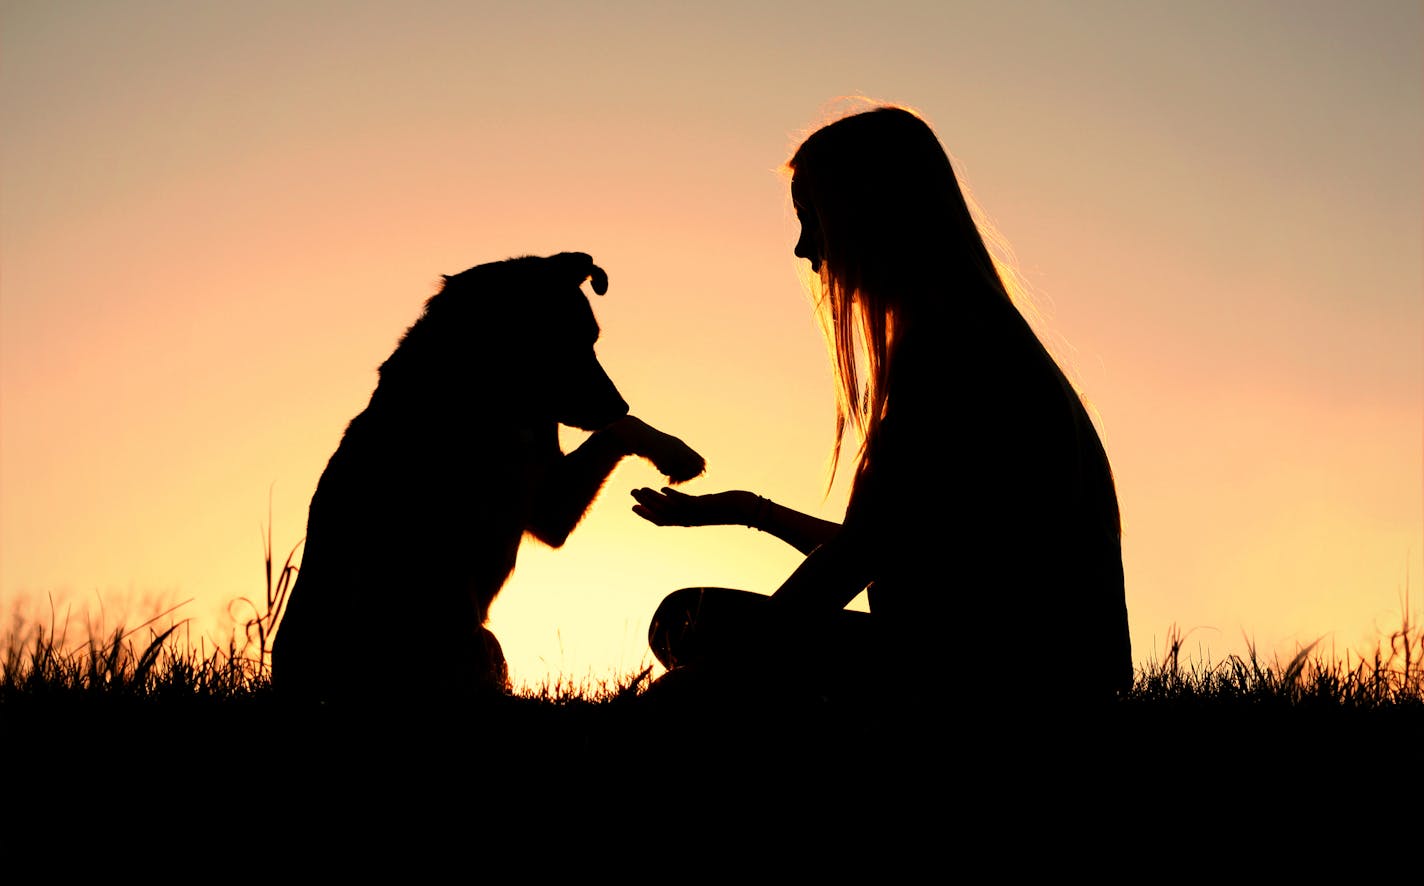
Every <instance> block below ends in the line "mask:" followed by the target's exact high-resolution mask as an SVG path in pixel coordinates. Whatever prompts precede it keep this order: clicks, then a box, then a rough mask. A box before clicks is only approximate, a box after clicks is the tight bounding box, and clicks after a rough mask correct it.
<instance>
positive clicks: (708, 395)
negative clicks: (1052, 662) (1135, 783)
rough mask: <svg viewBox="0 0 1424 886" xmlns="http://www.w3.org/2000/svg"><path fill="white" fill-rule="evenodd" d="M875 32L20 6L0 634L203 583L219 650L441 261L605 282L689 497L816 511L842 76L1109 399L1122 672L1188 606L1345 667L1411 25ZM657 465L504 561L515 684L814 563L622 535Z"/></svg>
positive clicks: (736, 19) (1397, 543)
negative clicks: (826, 139) (1007, 251)
mask: <svg viewBox="0 0 1424 886" xmlns="http://www.w3.org/2000/svg"><path fill="white" fill-rule="evenodd" d="M863 7H864V4H852V3H847V4H841V3H834V2H817V3H786V4H765V3H758V4H751V3H729V4H722V5H720V6H719V8H718V9H717V10H716V11H711V10H702V11H690V10H685V9H669V8H666V5H665V4H655V3H647V4H636V3H625V4H615V5H614V7H613V8H612V9H600V10H598V11H596V12H594V11H589V10H586V9H584V8H583V6H582V5H581V4H567V3H548V4H540V3H530V4H521V5H519V7H518V9H511V8H505V7H500V6H495V5H493V4H491V5H489V7H488V8H485V7H484V6H482V5H481V4H470V3H454V2H407V3H401V4H379V3H376V4H364V5H361V6H360V7H359V8H355V5H354V4H346V3H338V2H330V3H322V2H304V3H302V4H289V3H279V2H254V3H245V4H241V5H240V6H238V7H233V8H225V7H217V6H210V5H204V6H202V7H199V8H195V7H194V6H193V5H192V4H186V3H176V2H128V3H124V4H105V5H85V6H83V7H79V6H75V5H71V4H53V3H43V2H9V3H6V4H5V5H4V6H3V7H0V98H3V104H0V132H3V133H4V135H3V138H0V164H3V165H0V595H3V603H4V606H5V609H6V610H7V611H8V609H9V608H10V607H11V606H16V605H19V606H28V605H30V604H32V603H33V602H35V601H43V600H45V598H46V595H48V594H51V593H53V594H55V595H57V596H59V597H60V598H61V599H69V600H74V601H76V603H77V604H83V603H84V602H86V601H93V600H95V599H96V596H98V597H103V598H104V599H105V600H106V601H108V602H107V605H108V606H109V607H110V609H109V612H108V616H107V617H108V618H109V619H110V621H111V622H112V621H113V620H115V619H116V618H117V617H118V616H117V610H119V609H120V608H121V603H120V600H121V598H124V597H129V598H132V599H134V600H140V599H142V598H144V597H145V596H166V597H167V598H170V599H174V600H183V599H187V598H190V597H191V598H193V600H194V602H193V603H191V604H189V605H188V606H186V607H185V608H184V609H183V610H182V612H183V613H184V614H186V615H189V616H191V617H193V618H194V619H196V620H197V622H198V623H199V624H201V625H203V626H204V629H205V630H209V629H211V630H216V629H217V628H216V624H217V619H216V615H217V613H220V612H221V611H222V609H223V607H224V605H225V604H226V602H227V601H229V600H231V599H233V598H235V597H238V596H242V595H255V594H258V593H260V590H261V573H260V566H261V548H260V541H259V534H258V531H259V526H260V525H261V524H262V523H263V522H264V521H265V520H266V515H267V501H268V494H269V489H270V490H271V495H272V502H273V513H274V520H275V531H274V540H275V543H276V545H277V547H279V548H281V549H282V551H283V552H285V550H286V549H288V548H290V547H291V546H292V545H293V544H295V543H296V541H297V540H298V539H299V538H300V537H301V535H302V532H303V528H302V527H303V525H304V523H305V511H306V505H307V502H308V500H309V498H310V495H311V491H312V489H313V487H314V486H315V483H316V479H317V477H318V475H319V474H320V471H321V469H322V467H323V466H324V464H325V461H326V459H327V458H328V457H329V456H330V454H331V452H332V450H333V449H334V448H335V446H336V443H337V441H338V440H339V437H340V434H341V431H342V429H343V428H344V426H345V423H346V421H348V420H349V419H350V418H351V417H352V416H353V415H354V414H355V413H356V412H358V411H359V410H360V409H361V408H362V407H363V406H364V404H365V402H366V399H367V398H368V397H369V395H370V391H371V389H372V387H373V386H374V384H375V380H376V377H375V368H376V366H377V365H379V363H380V362H381V361H382V360H383V359H384V358H385V357H386V356H387V355H388V354H389V352H390V350H391V348H392V347H393V346H394V344H395V342H396V340H397V339H398V338H399V336H400V334H401V333H402V332H403V331H404V329H405V328H406V327H407V326H408V325H409V324H410V323H411V322H412V321H413V320H414V318H415V317H416V316H417V314H418V312H419V310H420V306H421V304H422V302H423V300H424V299H425V298H426V297H428V296H429V295H430V294H431V292H433V290H434V287H435V285H436V282H437V280H438V276H439V275H440V274H442V273H452V272H456V271H459V270H462V269H464V268H466V267H469V266H470V265H473V264H478V263H481V262H484V261H490V260H495V259H500V258H504V257H507V256H510V255H515V254H525V253H536V254H547V253H552V252H557V251H561V250H568V249H577V250H583V251H587V252H590V253H592V254H593V255H594V256H595V258H596V259H597V260H598V261H599V263H600V264H602V265H603V266H604V267H605V268H607V269H608V271H609V274H610V276H611V279H612V286H611V289H610V292H609V294H608V296H607V297H606V298H603V299H599V300H598V301H597V303H596V305H595V308H596V310H597V311H598V314H599V319H600V322H601V324H602V326H603V329H604V336H603V339H602V340H601V342H600V346H599V350H600V355H601V357H602V360H603V363H604V365H605V367H606V368H607V369H608V370H609V372H610V374H611V375H612V376H613V378H614V379H615V380H616V381H617V382H618V384H619V386H620V388H621V389H622V391H623V393H624V395H625V396H626V398H627V399H628V400H629V402H630V403H631V404H632V406H633V410H634V412H635V414H638V415H639V416H641V417H643V418H645V419H647V420H648V421H650V422H652V423H654V424H656V425H659V426H661V427H663V428H665V429H666V430H668V431H670V432H672V433H675V434H678V435H680V436H683V437H684V438H685V439H686V440H688V442H690V443H691V444H692V445H694V446H696V447H697V448H698V449H699V450H700V451H701V452H702V453H703V454H704V455H705V456H706V457H707V458H708V462H709V468H708V472H707V475H706V476H705V477H704V478H702V479H700V480H698V481H696V482H695V483H694V484H693V485H691V486H690V487H689V489H690V490H692V491H712V490H718V489H724V488H737V487H740V488H749V489H753V490H756V491H758V492H760V493H762V494H765V495H768V496H770V497H772V498H774V499H776V500H777V501H780V502H782V503H785V504H788V505H791V506H794V507H798V508H801V509H804V510H808V511H811V512H814V513H817V514H820V515H822V516H825V517H828V518H832V519H838V518H839V516H840V514H841V511H842V510H843V508H844V500H845V499H844V496H845V490H844V488H843V487H838V488H837V489H836V490H835V491H833V493H832V494H831V495H830V496H829V497H827V498H826V499H824V500H823V499H822V489H823V484H824V479H825V469H826V456H827V454H828V451H829V444H830V440H831V431H832V416H833V413H832V408H833V406H832V404H833V400H832V391H831V387H830V374H829V370H828V367H827V364H826V358H825V349H824V346H823V344H822V343H821V340H820V338H819V333H818V331H817V328H816V326H815V324H814V323H813V321H812V318H811V314H810V311H809V309H808V301H807V298H806V295H805V292H804V289H803V288H802V284H801V282H800V278H799V277H798V273H797V267H796V262H795V261H794V260H793V258H792V256H791V246H792V244H793V243H794V241H795V239H796V228H795V223H794V216H793V215H792V213H791V212H790V208H789V202H788V199H787V196H786V194H785V182H784V180H783V179H782V178H780V177H779V176H778V175H777V169H778V167H779V166H780V164H781V163H782V162H783V161H784V160H785V159H786V157H787V156H788V155H789V153H790V151H791V150H792V148H793V147H794V146H795V144H796V143H797V141H798V139H799V138H800V136H801V135H802V134H803V133H804V132H805V131H806V130H807V129H809V128H811V127H813V126H814V125H815V124H816V123H818V122H819V121H820V120H821V118H822V114H823V111H824V109H825V108H826V107H827V103H828V101H830V100H832V99H834V98H835V97H837V96H843V95H849V94H855V93H863V94H866V95H871V96H875V97H877V98H882V99H886V100H892V101H898V102H903V103H906V104H909V105H912V106H914V107H916V108H918V109H919V110H921V111H922V112H923V113H924V114H925V116H926V117H927V118H928V119H929V120H930V122H931V123H932V124H933V125H934V126H935V127H936V129H937V131H938V132H939V134H940V136H941V138H942V139H943V141H944V142H945V145H946V147H947V148H948V149H949V150H950V152H951V153H952V155H953V156H954V157H955V158H956V160H957V161H958V162H959V165H960V168H961V172H962V174H963V175H964V176H965V178H966V180H967V182H968V183H969V185H970V186H971V187H972V189H973V191H974V193H975V194H976V196H977V197H978V199H979V201H980V203H981V204H982V205H983V206H984V207H985V209H986V210H987V211H988V212H989V214H990V215H991V216H992V217H993V219H994V221H995V223H996V225H997V227H998V228H999V230H1000V231H1001V232H1002V233H1003V235H1004V236H1005V237H1006V238H1007V239H1008V240H1009V241H1010V242H1011V243H1012V244H1013V247H1014V249H1015V251H1016V253H1017V257H1018V262H1019V265H1020V267H1021V270H1022V272H1023V273H1024V275H1025V277H1026V278H1027V280H1028V281H1029V283H1030V284H1031V285H1032V286H1033V288H1034V294H1035V300H1036V303H1037V305H1038V307H1039V309H1040V311H1041V313H1042V314H1043V322H1042V324H1041V327H1040V328H1041V329H1043V330H1044V331H1045V333H1046V338H1048V340H1049V341H1050V343H1051V344H1052V346H1053V348H1054V349H1055V352H1056V353H1057V354H1059V356H1060V357H1061V358H1062V360H1063V362H1064V363H1065V365H1066V367H1067V368H1068V369H1069V371H1070V374H1071V375H1072V376H1073V377H1074V378H1075V379H1076V381H1077V382H1078V383H1079V384H1080V386H1081V387H1082V388H1083V390H1084V391H1085V392H1086V393H1087V395H1088V397H1089V399H1090V400H1091V401H1092V403H1093V404H1094V405H1095V407H1096V409H1097V411H1098V413H1099V416H1100V419H1101V422H1100V426H1101V428H1102V429H1103V432H1104V436H1105V440H1106V443H1107V447H1108V453H1109V456H1110V458H1111V460H1112V462H1113V466H1114V469H1115V471H1116V475H1117V480H1118V488H1119V494H1120V498H1121V502H1122V508H1123V513H1124V521H1125V535H1124V561H1125V568H1126V572H1127V580H1128V605H1129V610H1130V614H1131V625H1132V631H1133V640H1134V652H1135V656H1136V658H1137V659H1138V660H1139V661H1141V660H1142V659H1144V658H1146V657H1149V656H1150V655H1152V654H1153V652H1154V650H1155V649H1158V648H1160V643H1161V640H1162V638H1163V637H1164V635H1165V634H1166V631H1167V629H1168V627H1169V626H1170V625H1172V624H1179V625H1181V626H1183V627H1184V628H1188V629H1195V632H1194V633H1193V634H1192V635H1191V642H1192V644H1193V645H1195V644H1198V643H1199V644H1201V646H1203V647H1204V648H1209V649H1210V651H1211V652H1212V653H1213V654H1214V655H1217V656H1219V655H1221V654H1225V653H1228V652H1236V651H1240V650H1241V649H1242V648H1243V639H1242V637H1243V634H1244V635H1249V636H1250V637H1253V638H1254V639H1255V642H1256V643H1257V644H1258V646H1259V647H1260V648H1262V649H1265V650H1272V651H1274V650H1282V651H1289V650H1290V649H1291V648H1292V647H1293V646H1294V644H1296V643H1302V642H1309V641H1311V640H1314V639H1315V638H1317V637H1321V636H1323V637H1325V638H1326V643H1327V644H1329V643H1331V642H1333V643H1334V644H1335V648H1336V649H1337V651H1339V652H1343V651H1344V650H1345V649H1347V648H1353V649H1372V648H1373V643H1374V640H1375V638H1376V636H1377V631H1379V630H1381V629H1384V630H1388V629H1390V628H1392V627H1395V626H1397V624H1398V621H1399V613H1400V607H1401V602H1402V599H1403V597H1404V594H1405V588H1406V586H1407V587H1408V588H1409V589H1410V590H1411V591H1412V592H1413V599H1414V602H1415V611H1416V612H1418V611H1419V610H1420V608H1421V597H1420V594H1419V587H1420V582H1421V580H1424V563H1422V562H1421V550H1424V515H1422V514H1424V438H1422V437H1421V432H1422V431H1424V407H1421V403H1424V295H1421V293H1424V182H1421V164H1420V157H1421V156H1424V113H1421V108H1424V76H1421V73H1424V26H1422V23H1421V18H1424V15H1421V11H1420V8H1419V5H1418V4H1417V3H1413V2H1400V3H1390V2H1372V3H1369V4H1365V5H1364V6H1362V7H1360V8H1357V9H1345V8H1343V7H1341V6H1340V4H1337V3H1331V2H1281V3H1251V4H1235V3H1219V4H1213V3H1206V4H1186V5H1184V4H1169V3H1160V4H1159V3H1149V4H1128V3H1110V2H1085V3H1077V4H1059V3H1051V2H1034V3H1013V4H1001V3H987V2H986V3H942V2H936V3H923V4H905V3H894V2H891V3H887V4H882V5H881V8H878V9H876V10H875V11H874V12H872V11H869V10H867V9H865V8H863ZM947 408H948V406H947ZM966 420H967V419H966ZM571 439H572V438H571ZM658 482H659V478H658V477H657V475H656V474H655V473H654V472H653V470H652V469H651V468H650V467H647V466H646V465H644V464H641V463H633V462H629V463H627V464H625V465H624V466H623V467H622V468H620V469H619V471H618V472H617V473H616V474H615V475H614V477H613V478H612V479H611V481H610V482H609V484H608V486H607V487H606V489H605V491H604V494H603V496H602V497H601V498H600V500H599V501H598V503H597V504H596V505H595V508H594V510H593V512H592V513H591V514H590V516H589V518H588V519H587V520H586V522H585V523H584V525H583V526H582V527H581V528H580V530H579V531H578V532H577V533H576V534H575V536H574V538H573V539H572V540H571V541H570V542H569V544H568V545H567V546H566V547H565V548H564V549H563V550H560V551H557V552H553V551H547V550H543V549H540V548H538V547H537V546H535V545H533V544H532V543H531V544H530V545H529V546H527V547H526V548H525V550H524V552H523V553H522V555H521V561H520V565H519V567H518V569H517V571H516V574H515V576H514V578H513V580H512V581H511V583H510V584H509V585H508V586H507V587H506V589H505V592H504V594H503V595H502V596H501V598H500V600H499V601H498V602H497V603H496V604H495V609H494V620H493V628H494V630H495V631H496V633H497V634H499V636H500V637H501V639H502V640H503V642H504V646H505V650H506V652H507V654H508V656H509V659H510V662H511V666H512V668H513V670H514V674H515V677H516V679H517V680H520V681H523V682H532V683H539V682H542V681H544V680H546V679H551V678H552V676H556V675H559V674H562V675H564V676H566V677H568V678H571V679H574V680H579V679H582V678H584V677H588V676H590V675H591V676H593V677H594V678H611V677H613V676H614V675H616V674H619V673H625V672H627V671H629V670H632V669H634V668H636V667H638V666H639V664H640V662H642V661H643V660H644V659H645V658H646V651H645V650H646V644H645V640H644V634H645V630H646V625H647V620H648V617H649V615H650V614H651V612H652V610H653V608H654V606H656V604H657V602H658V600H659V599H661V597H662V596H663V595H664V594H665V593H667V592H668V591H671V590H673V589H675V588H677V587H682V586H686V585H698V584H707V585H726V586H732V587H746V588H751V589H757V590H765V591H770V590H772V589H774V588H775V587H776V585H777V584H779V583H780V581H781V580H782V579H783V578H785V576H786V575H787V574H788V573H789V572H790V571H791V569H792V568H794V566H795V564H796V562H797V555H796V554H795V552H794V551H792V550H791V549H790V548H787V547H785V546H783V545H780V544H779V543H778V542H776V541H775V540H773V539H770V538H769V537H766V536H761V535H758V534H757V533H755V532H752V531H750V530H746V529H737V528H719V529H703V530H681V529H658V528H656V527H653V526H651V525H649V524H646V523H643V522H642V521H640V520H639V519H638V518H636V517H634V516H633V515H632V514H631V513H629V511H628V507H629V506H630V505H631V501H630V500H629V499H628V497H627V490H628V489H631V488H633V487H635V486H642V485H652V484H656V483H658ZM44 605H45V606H47V605H48V604H47V603H45V604H44ZM135 606H137V607H138V608H139V609H141V608H142V604H141V603H135ZM411 606H412V611H415V610H414V607H415V606H416V603H415V602H414V601H412V603H411ZM1002 629H1003V626H996V625H975V626H964V627H963V628H962V630H966V631H970V630H972V631H999V630H1002ZM1043 631H1044V635H1045V636H1053V634H1052V630H1051V626H1047V625H1045V626H1043ZM952 636H953V635H952V634H950V635H949V636H948V637H947V641H949V642H952ZM1005 642H1006V646H1007V645H1009V644H1011V643H1012V642H1014V641H1012V640H1009V639H1007V638H1006V641H1005ZM1065 652H1066V653H1068V654H1070V655H1071V648H1069V649H1065ZM551 675H552V676H551Z"/></svg>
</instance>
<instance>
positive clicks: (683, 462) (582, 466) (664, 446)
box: [529, 415, 705, 547]
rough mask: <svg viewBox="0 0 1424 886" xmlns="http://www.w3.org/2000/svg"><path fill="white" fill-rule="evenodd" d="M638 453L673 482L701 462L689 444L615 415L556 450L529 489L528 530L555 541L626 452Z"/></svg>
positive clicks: (571, 527) (690, 473)
mask: <svg viewBox="0 0 1424 886" xmlns="http://www.w3.org/2000/svg"><path fill="white" fill-rule="evenodd" d="M629 455H638V456H642V457H644V458H646V459H648V460H650V461H651V462H653V464H654V465H656V466H657V468H658V470H660V471H662V472H663V473H664V474H666V475H667V477H668V479H669V480H670V481H671V482H673V483H681V482H683V481H685V480H691V479H692V478H693V477H696V476H697V475H698V474H700V473H702V470H703V468H704V467H705V462H704V461H703V459H702V456H700V455H698V454H697V452H696V451H694V450H693V449H692V447H690V446H688V445H687V444H686V443H683V442H682V441H681V440H679V439H677V438H676V437H674V436H672V435H670V434H665V433H663V432H662V431H659V430H657V429H656V428H654V427H652V426H651V425H649V424H647V423H646V422H644V421H642V420H641V419H637V418H634V417H633V416H631V415H627V416H624V417H623V418H620V419H618V420H617V421H615V422H614V423H613V424H611V425H609V426H608V427H606V428H603V429H601V430H597V431H594V432H593V433H592V434H590V435H589V437H588V439H587V440H585V441H583V443H582V444H581V445H580V446H579V447H578V448H577V449H575V450H574V451H573V452H570V453H568V454H566V455H561V456H558V457H556V458H555V459H554V462H553V463H552V464H551V465H550V466H549V469H548V470H547V471H546V472H545V474H544V478H543V482H541V483H540V484H539V485H538V487H537V488H536V490H535V492H534V501H533V503H532V505H533V506H532V508H531V510H530V520H529V531H530V532H532V533H533V534H534V536H535V537H536V538H538V539H539V540H540V541H542V542H544V543H546V544H549V545H552V546H554V547H559V546H560V545H562V544H563V543H564V541H565V540H567V539H568V537H569V533H571V532H573V531H574V527H575V526H577V525H578V524H579V521H580V520H582V519H583V515H584V513H585V512H587V511H588V506H589V505H590V504H592V503H593V499H594V497H595V496H597V495H598V490H600V489H602V488H603V483H604V481H606V480H607V479H608V475H609V474H611V473H613V469H614V468H615V467H617V466H618V462H620V461H622V460H623V458H624V457H625V456H629Z"/></svg>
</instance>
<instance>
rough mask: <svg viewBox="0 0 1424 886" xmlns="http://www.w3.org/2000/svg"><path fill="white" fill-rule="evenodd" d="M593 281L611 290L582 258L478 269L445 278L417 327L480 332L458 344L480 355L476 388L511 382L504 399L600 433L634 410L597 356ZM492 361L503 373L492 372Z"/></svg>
mask: <svg viewBox="0 0 1424 886" xmlns="http://www.w3.org/2000/svg"><path fill="white" fill-rule="evenodd" d="M586 280H590V281H592V285H593V291H594V292H596V293H598V294H599V295H602V294H603V293H605V292H607V291H608V275H607V274H606V273H604V271H603V269H602V268H600V267H598V266H597V265H595V264H594V263H593V259H592V257H590V256H588V255H586V254H585V253H582V252H562V253H559V254H558V255H551V256H549V257H547V258H541V257H535V256H526V257H523V258H512V259H509V260H507V261H501V262H492V263H490V264H484V265H477V266H475V267H473V268H470V269H469V270H467V271H464V272H462V273H459V274H455V275H453V276H449V277H446V278H445V286H444V287H443V288H442V289H441V290H440V292H439V294H437V295H436V296H435V297H433V298H431V299H430V301H429V302H428V303H427V305H426V313H425V316H424V317H423V318H422V323H419V324H417V326H420V325H426V326H433V325H436V324H438V325H439V326H441V327H444V328H445V330H446V332H450V331H455V330H460V331H464V333H465V334H466V335H468V334H469V331H471V330H477V331H478V334H477V335H476V337H475V338H474V339H473V340H470V339H468V338H467V339H466V340H465V341H464V342H463V343H462V344H461V345H459V346H458V347H461V348H463V349H469V348H478V349H480V355H479V357H480V359H478V360H477V361H475V362H476V363H478V364H479V366H478V367H474V366H471V369H472V371H474V372H475V373H476V374H477V375H481V376H483V377H482V378H475V379H472V381H473V382H474V383H476V384H482V385H491V384H500V383H501V382H505V383H507V384H508V385H509V386H510V388H509V390H507V391H504V392H503V393H508V394H511V395H513V396H515V397H517V398H518V400H519V403H518V405H519V407H520V408H521V409H522V410H528V411H529V412H530V413H532V414H534V415H537V416H539V417H541V418H546V419H550V420H553V421H557V422H559V423H560V424H565V425H570V426H572V427H576V428H582V429H584V430H597V429H599V428H602V427H606V426H607V425H609V424H611V423H612V422H613V421H614V420H616V419H618V418H621V417H622V416H624V415H627V413H628V404H627V402H626V401H624V399H623V397H622V395H620V394H619V393H618V389H617V387H615V386H614V384H613V381H612V379H610V378H609V377H608V373H606V372H604V370H603V367H602V366H601V365H600V364H599V362H598V357H597V356H596V355H595V354H594V344H595V343H596V342H597V341H598V335H599V329H598V322H597V321H596V320H595V319H594V316H593V307H592V306H591V305H590V304H589V300H588V296H586V295H585V294H584V292H583V289H582V286H583V283H584V281H586ZM426 320H430V321H433V323H425V322H424V321H426ZM415 331H416V330H415V329H414V328H412V330H411V333H410V334H408V335H407V338H408V339H409V338H410V337H411V335H412V334H414V333H415ZM432 331H433V330H432ZM404 346H405V343H403V345H402V347H404ZM467 353H468V352H467ZM491 360H493V361H494V362H495V363H497V364H498V366H499V368H500V369H501V370H502V371H499V372H496V373H491V372H490V366H491V362H490V361H491ZM461 362H462V363H464V362H465V361H461ZM466 365H470V364H466Z"/></svg>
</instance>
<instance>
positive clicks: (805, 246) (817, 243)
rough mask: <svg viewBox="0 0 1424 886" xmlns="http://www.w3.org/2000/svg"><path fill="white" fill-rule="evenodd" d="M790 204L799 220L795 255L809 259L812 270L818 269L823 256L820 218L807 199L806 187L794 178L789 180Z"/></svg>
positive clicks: (823, 246)
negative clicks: (798, 234)
mask: <svg viewBox="0 0 1424 886" xmlns="http://www.w3.org/2000/svg"><path fill="white" fill-rule="evenodd" d="M791 204H792V205H793V206H795V207H796V218H798V219H799V220H800V221H801V238H800V239H799V240H797V241H796V249H795V255H796V257H797V258H804V259H806V260H807V261H809V262H810V263H811V270H812V271H820V270H821V260H822V259H823V258H824V257H825V243H824V242H823V240H822V237H821V219H820V216H819V215H817V213H816V208H815V207H814V206H812V205H811V203H810V201H809V200H808V199H807V196H806V189H805V188H804V187H802V186H800V185H799V184H798V183H797V181H796V180H795V179H792V180H791Z"/></svg>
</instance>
